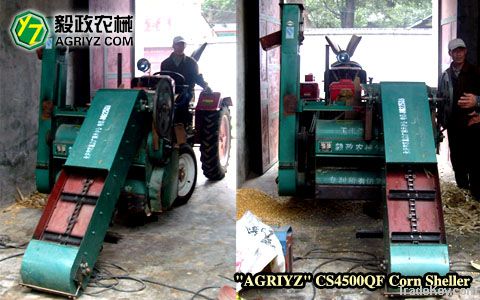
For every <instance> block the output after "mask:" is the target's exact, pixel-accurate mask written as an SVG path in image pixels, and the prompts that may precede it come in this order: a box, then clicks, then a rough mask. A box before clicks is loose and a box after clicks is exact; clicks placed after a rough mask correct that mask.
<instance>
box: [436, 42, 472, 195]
mask: <svg viewBox="0 0 480 300" xmlns="http://www.w3.org/2000/svg"><path fill="white" fill-rule="evenodd" d="M448 54H449V55H450V57H451V58H452V63H451V64H450V67H449V68H448V69H447V70H446V71H445V72H444V73H443V74H442V77H441V80H440V84H439V89H440V90H442V91H446V93H447V95H448V96H449V98H450V102H449V103H445V107H444V111H445V118H444V120H443V123H444V124H442V125H443V127H444V128H446V129H447V134H448V141H449V147H450V160H451V162H452V167H453V171H454V172H455V180H456V182H457V186H458V187H459V188H462V189H469V190H470V192H471V193H472V195H473V196H474V197H475V198H476V199H480V155H479V154H478V153H475V152H476V151H475V150H476V148H475V147H476V146H475V145H476V144H477V142H478V139H479V138H480V115H479V114H478V112H480V97H479V96H478V95H480V71H479V69H478V68H477V67H476V66H474V65H472V64H470V63H469V62H467V61H466V56H467V47H466V45H465V42H464V41H463V40H462V39H453V40H451V41H450V42H449V43H448Z"/></svg>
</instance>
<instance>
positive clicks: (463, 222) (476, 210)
mask: <svg viewBox="0 0 480 300" xmlns="http://www.w3.org/2000/svg"><path fill="white" fill-rule="evenodd" d="M441 192H442V202H443V212H444V220H445V227H446V230H447V232H448V233H454V234H455V235H459V234H460V235H464V234H468V233H479V232H480V202H479V201H477V200H475V199H473V197H472V196H471V195H470V193H469V192H467V191H465V190H462V189H459V188H458V187H457V186H456V185H455V184H454V183H451V182H442V183H441ZM284 198H286V199H288V197H272V196H270V195H268V194H266V193H264V192H261V191H259V190H256V189H249V188H242V189H238V190H237V220H238V219H240V218H241V217H242V216H243V214H244V213H245V212H246V211H247V210H250V211H251V212H252V213H253V214H255V215H256V216H258V217H259V218H260V219H262V220H263V221H264V222H266V223H268V224H271V225H277V224H282V223H285V221H289V220H299V218H302V217H304V215H303V214H302V213H304V211H303V209H302V208H301V207H298V206H295V205H290V204H289V202H288V200H287V201H286V200H285V199H284Z"/></svg>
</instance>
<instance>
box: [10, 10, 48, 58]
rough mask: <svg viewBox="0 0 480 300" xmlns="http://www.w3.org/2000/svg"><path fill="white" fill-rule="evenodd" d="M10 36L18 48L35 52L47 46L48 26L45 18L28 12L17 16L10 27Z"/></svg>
mask: <svg viewBox="0 0 480 300" xmlns="http://www.w3.org/2000/svg"><path fill="white" fill-rule="evenodd" d="M10 34H11V35H12V38H13V40H14V42H15V44H16V45H17V46H20V47H22V48H25V49H27V50H33V49H35V48H38V47H41V46H43V44H45V40H46V38H47V35H48V25H47V22H46V20H45V17H44V16H42V15H41V14H39V13H37V12H34V11H31V10H27V11H24V12H22V13H19V14H18V15H16V16H15V18H14V19H13V22H12V25H11V26H10Z"/></svg>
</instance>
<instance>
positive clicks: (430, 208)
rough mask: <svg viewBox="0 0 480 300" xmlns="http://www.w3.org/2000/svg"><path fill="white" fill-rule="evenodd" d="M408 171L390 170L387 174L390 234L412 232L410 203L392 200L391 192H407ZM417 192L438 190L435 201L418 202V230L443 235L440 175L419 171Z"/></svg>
mask: <svg viewBox="0 0 480 300" xmlns="http://www.w3.org/2000/svg"><path fill="white" fill-rule="evenodd" d="M405 174H406V171H404V170H393V171H392V170H389V171H388V172H387V182H386V190H387V210H388V224H389V233H392V232H410V220H409V219H408V216H409V202H408V200H390V199H388V193H389V191H390V190H392V189H393V190H406V189H407V181H406V179H405ZM415 175H416V178H415V181H414V189H415V190H420V191H421V190H436V191H437V193H436V195H437V197H436V199H435V201H420V200H417V201H416V203H415V204H416V205H415V206H416V215H417V219H418V221H417V225H418V226H417V230H418V231H419V232H441V233H442V235H443V216H442V213H441V200H440V197H441V195H440V191H439V188H438V187H439V186H438V173H437V172H436V170H435V171H433V172H432V171H430V172H426V171H424V170H419V171H416V172H415Z"/></svg>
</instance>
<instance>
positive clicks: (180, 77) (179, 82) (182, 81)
mask: <svg viewBox="0 0 480 300" xmlns="http://www.w3.org/2000/svg"><path fill="white" fill-rule="evenodd" d="M153 75H154V76H155V75H167V76H170V77H172V79H173V80H175V85H184V84H185V76H183V75H182V74H180V73H177V72H172V71H160V72H155V73H153Z"/></svg>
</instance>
